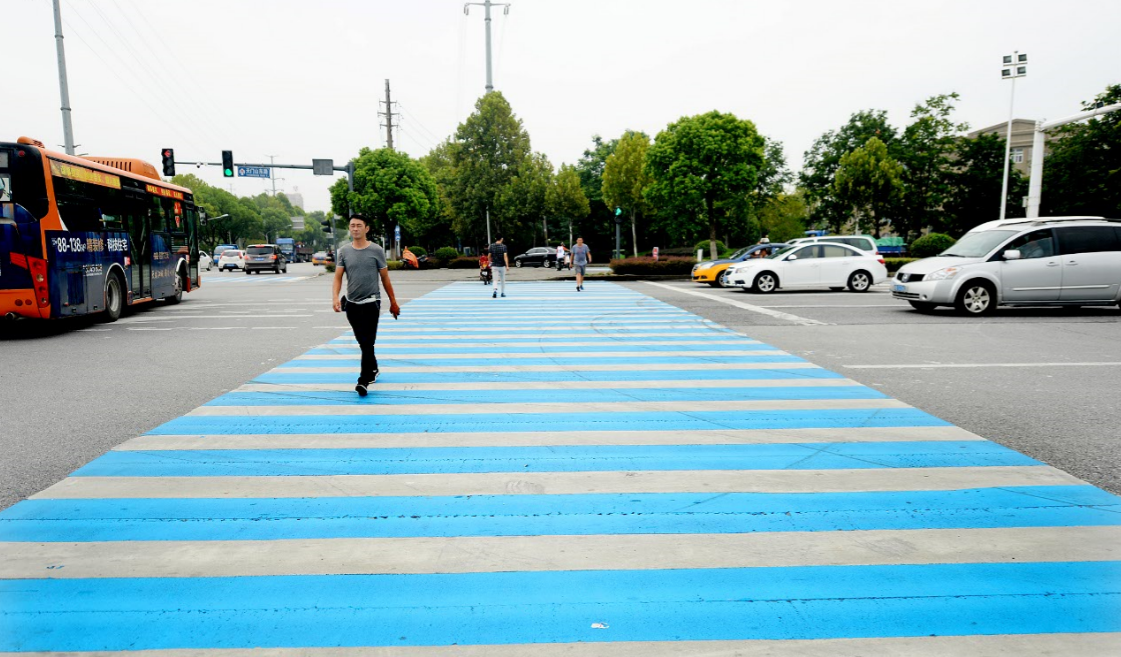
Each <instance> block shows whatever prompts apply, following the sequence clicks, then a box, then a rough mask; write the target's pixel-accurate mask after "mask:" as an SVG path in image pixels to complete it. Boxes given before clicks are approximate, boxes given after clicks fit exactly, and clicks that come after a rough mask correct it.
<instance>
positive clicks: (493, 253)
mask: <svg viewBox="0 0 1121 657" xmlns="http://www.w3.org/2000/svg"><path fill="white" fill-rule="evenodd" d="M488 251H489V253H490V266H491V269H492V270H493V271H494V273H495V278H497V281H496V282H495V284H494V294H492V295H491V298H492V299H497V298H498V296H499V294H501V295H502V296H506V268H507V267H509V266H510V256H509V255H508V254H507V250H506V245H505V244H503V243H502V237H501V236H500V237H499V238H498V239H496V240H494V244H491V245H490V249H488Z"/></svg>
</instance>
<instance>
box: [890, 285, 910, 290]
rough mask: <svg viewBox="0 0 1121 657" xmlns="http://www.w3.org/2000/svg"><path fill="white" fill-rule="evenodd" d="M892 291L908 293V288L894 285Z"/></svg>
mask: <svg viewBox="0 0 1121 657" xmlns="http://www.w3.org/2000/svg"><path fill="white" fill-rule="evenodd" d="M891 290H892V292H906V291H907V286H906V285H893V286H892V287H891Z"/></svg>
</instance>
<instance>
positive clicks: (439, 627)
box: [0, 562, 1121, 651]
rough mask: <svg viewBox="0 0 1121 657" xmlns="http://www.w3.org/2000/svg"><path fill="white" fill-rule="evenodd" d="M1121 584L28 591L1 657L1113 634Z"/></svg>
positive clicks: (531, 577)
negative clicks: (10, 655)
mask: <svg viewBox="0 0 1121 657" xmlns="http://www.w3.org/2000/svg"><path fill="white" fill-rule="evenodd" d="M1119 584H1121V563H1119V562H1098V563H1064V562H1059V563H1023V564H1016V563H1001V564H934V565H905V566H801V567H783V568H722V569H681V570H663V571H627V570H612V571H576V572H506V573H464V574H421V575H326V576H325V575H317V576H279V577H206V578H195V579H182V578H144V579H98V580H83V579H54V580H50V579H42V580H21V581H16V582H4V583H3V584H0V601H2V602H0V609H2V610H3V616H0V618H3V619H5V620H4V621H3V624H4V626H5V629H6V631H4V632H2V633H0V650H7V651H33V650H35V651H38V650H54V651H90V650H144V649H160V648H165V649H166V648H261V647H329V646H365V647H369V646H406V645H437V646H443V645H452V644H458V645H470V644H521V643H530V644H534V643H554V642H556V643H560V642H564V643H569V642H599V641H696V640H737V639H738V640H745V639H811V638H813V639H819V638H856V637H879V636H916V635H919V636H925V635H932V636H933V635H974V634H1022V633H1031V634H1034V633H1043V632H1116V631H1119V630H1121V586H1119ZM231 601H236V602H237V608H231V607H232V605H231ZM596 622H600V623H603V624H604V625H606V626H608V629H594V628H593V623H596Z"/></svg>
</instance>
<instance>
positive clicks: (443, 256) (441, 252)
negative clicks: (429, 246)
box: [434, 246, 459, 263]
mask: <svg viewBox="0 0 1121 657" xmlns="http://www.w3.org/2000/svg"><path fill="white" fill-rule="evenodd" d="M434 255H435V256H436V259H437V260H439V261H440V262H441V263H446V262H451V261H452V260H455V259H456V258H457V257H459V251H456V250H455V249H453V248H452V247H450V246H441V247H440V248H438V249H436V253H435V254H434Z"/></svg>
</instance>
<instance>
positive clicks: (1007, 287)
mask: <svg viewBox="0 0 1121 657" xmlns="http://www.w3.org/2000/svg"><path fill="white" fill-rule="evenodd" d="M892 295H893V296H894V297H895V298H897V299H906V300H907V301H908V302H910V304H911V305H912V306H914V308H915V309H916V310H919V311H922V312H926V311H930V310H933V309H934V308H935V307H936V306H953V307H954V308H956V309H957V310H958V312H961V313H963V314H966V315H984V314H987V313H990V312H992V311H993V310H995V309H996V307H997V306H998V305H1008V306H1041V305H1061V306H1111V305H1114V304H1118V303H1119V302H1121V219H1104V218H1102V217H1047V218H1039V219H1005V220H1003V221H991V222H989V223H986V224H981V225H980V226H977V227H976V228H974V229H973V230H971V231H969V232H968V233H966V234H965V235H964V236H963V237H962V238H961V240H960V241H958V242H957V243H956V244H954V245H953V246H951V247H950V248H948V249H946V250H945V251H943V252H942V253H941V254H940V255H938V256H937V257H934V258H924V259H923V260H919V261H918V262H912V263H909V264H907V265H904V266H903V267H901V268H900V269H899V271H898V272H897V273H896V275H895V279H894V280H892Z"/></svg>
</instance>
